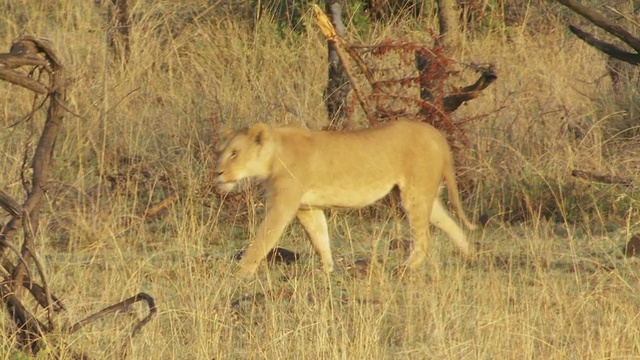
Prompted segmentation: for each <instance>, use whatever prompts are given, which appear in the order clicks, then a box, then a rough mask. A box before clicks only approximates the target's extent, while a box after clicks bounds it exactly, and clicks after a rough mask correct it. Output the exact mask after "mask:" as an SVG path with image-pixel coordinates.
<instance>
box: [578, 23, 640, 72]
mask: <svg viewBox="0 0 640 360" xmlns="http://www.w3.org/2000/svg"><path fill="white" fill-rule="evenodd" d="M569 30H570V31H571V32H572V33H574V34H575V35H576V36H577V37H579V38H580V39H582V40H583V41H584V42H586V43H587V44H589V45H591V46H593V47H594V48H596V49H598V50H600V51H602V52H603V53H605V54H607V55H609V56H612V57H614V58H616V59H618V60H622V61H624V62H628V63H629V64H633V65H638V64H640V55H638V54H635V53H630V52H627V51H624V50H622V49H620V48H619V47H617V46H615V45H613V44H609V43H607V42H604V41H602V40H598V39H596V38H595V37H594V36H593V35H591V34H590V33H588V32H586V31H583V30H581V29H579V28H577V27H575V26H573V25H569Z"/></svg>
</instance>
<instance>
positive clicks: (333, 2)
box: [324, 0, 351, 128]
mask: <svg viewBox="0 0 640 360" xmlns="http://www.w3.org/2000/svg"><path fill="white" fill-rule="evenodd" d="M325 11H326V12H327V15H328V17H329V19H331V23H332V24H333V26H334V28H335V29H336V32H337V33H338V35H340V36H342V37H344V35H345V27H344V23H343V22H342V6H341V5H340V2H339V1H337V0H329V1H327V5H326V9H325ZM327 45H328V48H329V81H328V83H327V88H326V89H325V91H324V102H325V104H326V106H327V114H328V115H329V121H330V123H331V127H333V128H340V127H341V126H340V125H341V124H340V123H341V122H342V120H343V119H344V118H345V117H346V115H347V111H346V108H345V105H346V102H347V94H349V91H350V90H351V86H350V85H349V78H348V77H347V74H346V72H345V70H344V67H343V65H342V61H341V60H340V57H339V56H338V53H337V51H336V45H335V43H334V42H333V41H331V40H329V41H327Z"/></svg>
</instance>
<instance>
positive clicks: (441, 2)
mask: <svg viewBox="0 0 640 360" xmlns="http://www.w3.org/2000/svg"><path fill="white" fill-rule="evenodd" d="M438 23H439V27H440V28H439V31H440V37H439V38H438V41H437V42H436V46H442V47H444V49H445V52H446V53H449V54H450V53H451V50H453V49H454V48H456V47H458V46H459V45H460V36H461V34H460V21H459V13H458V4H457V3H456V0H438Z"/></svg>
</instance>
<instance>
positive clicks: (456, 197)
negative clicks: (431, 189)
mask: <svg viewBox="0 0 640 360" xmlns="http://www.w3.org/2000/svg"><path fill="white" fill-rule="evenodd" d="M444 182H445V185H446V186H447V192H448V193H449V201H450V202H451V205H452V206H453V208H454V210H455V211H456V213H457V214H458V219H460V221H461V222H462V223H463V224H464V226H466V227H467V229H469V230H476V229H478V228H479V226H478V225H477V224H474V223H472V222H471V221H469V219H468V218H467V215H466V214H465V213H464V209H463V208H462V202H461V201H460V194H459V192H458V183H457V182H456V175H455V172H454V170H453V165H452V164H451V161H449V163H448V164H446V165H445V170H444Z"/></svg>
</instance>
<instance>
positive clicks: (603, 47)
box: [558, 0, 640, 65]
mask: <svg viewBox="0 0 640 360" xmlns="http://www.w3.org/2000/svg"><path fill="white" fill-rule="evenodd" d="M558 2H559V3H560V4H562V5H564V6H566V7H568V8H569V9H571V10H573V11H574V12H575V13H577V14H578V15H580V16H582V17H584V18H585V19H587V20H589V21H590V22H591V23H592V24H594V25H595V26H597V27H599V28H601V29H602V30H604V31H606V32H608V33H609V34H611V35H613V36H615V37H617V38H618V39H620V40H622V41H623V42H624V43H625V44H627V45H629V46H630V47H631V48H632V49H634V50H635V51H636V53H630V52H626V51H624V50H622V49H620V48H618V47H617V46H615V45H613V44H611V43H607V42H605V41H602V40H598V39H596V38H595V37H594V36H593V35H591V34H589V33H588V32H586V31H583V30H581V29H579V28H578V27H576V26H573V25H570V26H569V30H570V31H571V32H572V33H574V34H575V35H576V36H578V38H580V39H582V40H583V41H584V42H586V43H587V44H589V45H591V46H593V47H595V48H596V49H598V50H600V51H602V52H604V53H606V54H607V55H610V56H612V57H614V58H616V59H618V60H622V61H625V62H628V63H630V64H634V65H638V64H639V63H640V55H639V54H638V53H640V38H638V37H636V36H634V35H633V34H631V33H630V32H629V31H627V29H625V28H624V27H622V26H620V25H618V24H615V23H614V22H613V21H611V20H609V19H607V18H606V17H605V16H603V15H602V14H600V13H598V12H597V11H595V10H593V9H591V8H589V7H587V6H584V5H582V4H581V3H580V2H578V1H575V0H558Z"/></svg>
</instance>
